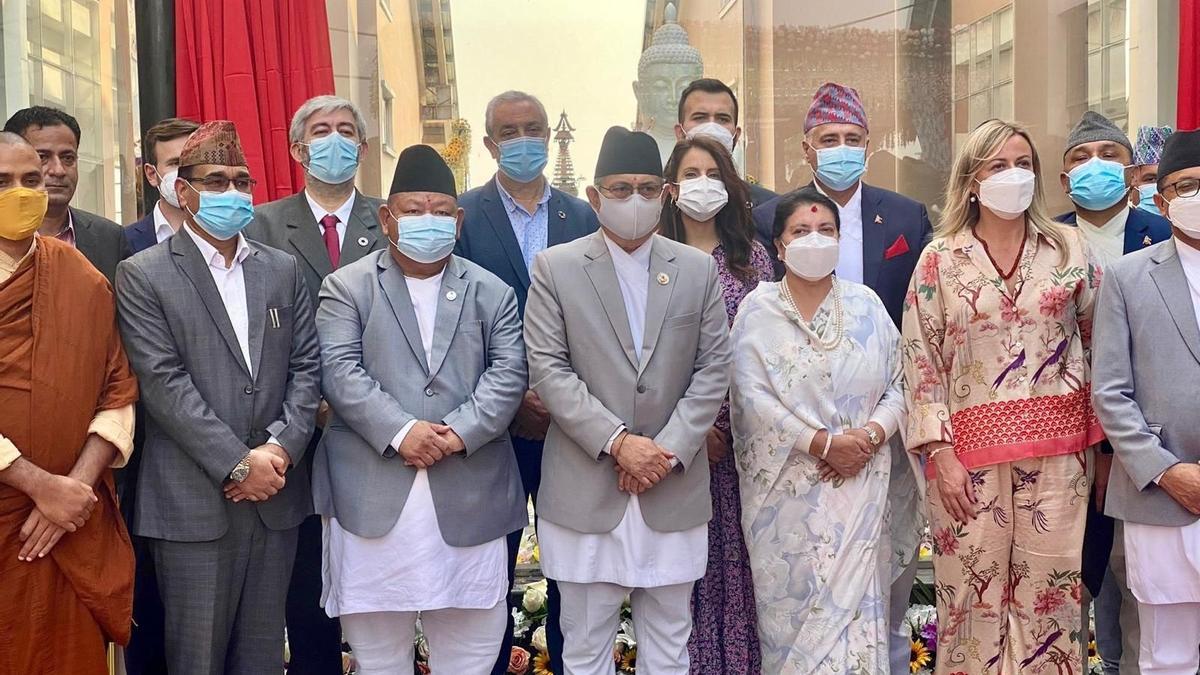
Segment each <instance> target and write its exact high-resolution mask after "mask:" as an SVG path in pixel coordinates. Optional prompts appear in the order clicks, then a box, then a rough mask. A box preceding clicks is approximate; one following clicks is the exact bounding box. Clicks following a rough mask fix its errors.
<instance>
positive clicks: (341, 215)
mask: <svg viewBox="0 0 1200 675" xmlns="http://www.w3.org/2000/svg"><path fill="white" fill-rule="evenodd" d="M356 193H357V191H353V192H351V193H350V196H349V197H348V198H347V199H346V201H344V202H342V205H341V206H339V207H337V209H336V210H334V211H332V212H330V211H326V210H325V207H323V206H321V205H320V204H318V203H316V202H315V201H313V198H312V195H310V194H308V190H305V191H304V199H306V200H307V201H308V208H310V209H312V214H313V220H314V221H316V222H317V223H318V224H320V222H321V219H322V218H324V217H325V216H327V215H329V214H330V213H333V215H335V216H337V219H338V224H339V225H345V224H347V223H349V222H350V211H352V210H353V209H354V197H355V195H356Z"/></svg>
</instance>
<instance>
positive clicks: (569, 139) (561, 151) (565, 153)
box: [552, 110, 579, 197]
mask: <svg viewBox="0 0 1200 675" xmlns="http://www.w3.org/2000/svg"><path fill="white" fill-rule="evenodd" d="M572 131H575V127H573V126H571V123H570V122H569V121H567V111H565V110H564V111H562V114H561V115H559V116H558V125H557V126H555V127H554V142H555V143H558V160H557V161H555V163H554V181H553V183H552V184H553V185H554V187H556V188H558V189H559V190H562V191H563V192H565V193H567V194H569V195H571V196H573V197H577V196H579V187H578V186H577V185H576V176H575V163H574V162H572V161H571V148H570V145H571V143H573V142H574V141H575V136H573V135H572V134H571V132H572Z"/></svg>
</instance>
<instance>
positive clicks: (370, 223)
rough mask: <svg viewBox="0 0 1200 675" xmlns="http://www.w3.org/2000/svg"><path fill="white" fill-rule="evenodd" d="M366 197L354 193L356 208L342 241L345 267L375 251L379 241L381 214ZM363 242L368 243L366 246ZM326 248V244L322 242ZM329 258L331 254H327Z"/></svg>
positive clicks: (351, 214) (343, 265)
mask: <svg viewBox="0 0 1200 675" xmlns="http://www.w3.org/2000/svg"><path fill="white" fill-rule="evenodd" d="M373 206H374V205H373V204H372V203H371V201H370V200H369V199H367V197H366V195H364V194H362V193H361V192H358V191H357V190H356V191H355V192H354V206H353V207H351V209H350V222H348V223H346V236H345V238H344V239H342V259H341V266H342V267H345V266H346V265H349V264H350V263H352V262H354V261H355V260H358V259H360V258H362V257H363V256H365V255H366V254H368V253H370V252H371V251H374V250H375V245H376V242H378V241H379V214H378V213H376V212H375V211H374V210H373V208H372V207H373ZM362 242H366V243H365V244H364V243H362ZM321 248H322V249H324V248H325V242H324V241H322V242H321ZM325 257H326V258H328V257H329V254H328V253H326V254H325Z"/></svg>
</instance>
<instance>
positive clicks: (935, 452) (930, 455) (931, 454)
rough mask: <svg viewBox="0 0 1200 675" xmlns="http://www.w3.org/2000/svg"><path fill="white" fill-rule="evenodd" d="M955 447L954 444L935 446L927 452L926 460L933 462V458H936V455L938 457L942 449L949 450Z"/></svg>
mask: <svg viewBox="0 0 1200 675" xmlns="http://www.w3.org/2000/svg"><path fill="white" fill-rule="evenodd" d="M953 447H954V446H953V445H939V446H938V447H936V448H934V449H932V450H930V451H929V452H927V453H925V460H926V461H929V462H932V461H933V458H934V457H937V456H938V453H939V452H941V451H943V450H948V449H950V448H953Z"/></svg>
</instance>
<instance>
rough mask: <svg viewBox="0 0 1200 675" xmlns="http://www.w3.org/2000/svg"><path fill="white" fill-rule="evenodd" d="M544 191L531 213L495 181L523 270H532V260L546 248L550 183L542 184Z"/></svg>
mask: <svg viewBox="0 0 1200 675" xmlns="http://www.w3.org/2000/svg"><path fill="white" fill-rule="evenodd" d="M544 186H545V189H544V190H543V191H542V196H541V198H540V199H538V203H537V208H536V209H534V211H533V213H530V212H528V211H526V210H525V207H524V206H521V205H520V204H518V203H517V200H515V199H513V197H512V195H510V194H508V191H507V190H505V189H504V185H502V184H501V183H500V180H499V179H498V178H497V179H496V189H497V190H498V191H499V192H500V201H502V202H504V210H505V212H507V213H508V222H509V224H511V225H512V229H513V234H514V235H516V237H517V244H518V245H519V246H520V247H521V257H522V258H524V259H525V269H526V270H531V271H532V269H533V258H534V256H536V255H537V254H538V253H540V252H541V251H542V250H543V249H545V248H546V241H547V236H548V220H549V216H548V211H547V206H546V204H547V202H549V201H550V183H549V182H546V183H544Z"/></svg>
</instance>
